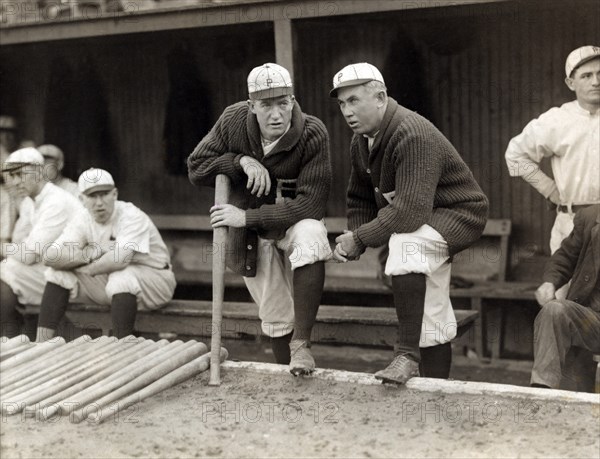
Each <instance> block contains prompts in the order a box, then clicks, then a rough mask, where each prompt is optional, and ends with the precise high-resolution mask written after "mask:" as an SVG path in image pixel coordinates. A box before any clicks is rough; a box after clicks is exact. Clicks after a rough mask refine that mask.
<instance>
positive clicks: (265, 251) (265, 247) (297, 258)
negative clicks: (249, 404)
mask: <svg viewBox="0 0 600 459" xmlns="http://www.w3.org/2000/svg"><path fill="white" fill-rule="evenodd" d="M288 129H289V127H288ZM286 132H287V131H286ZM283 135H285V133H284V134H283ZM283 135H282V137H283ZM279 139H281V137H280V138H279ZM279 139H277V140H275V141H274V142H272V143H270V144H268V145H265V144H264V142H263V152H264V154H265V155H267V154H269V153H270V152H271V151H272V150H273V148H274V147H275V145H277V142H279ZM277 199H284V198H277ZM258 247H259V250H258V252H257V266H256V276H255V277H244V282H245V283H246V287H247V288H248V291H249V292H250V295H251V296H252V299H253V300H254V302H255V303H256V304H257V305H258V316H259V317H260V319H261V327H262V331H263V333H265V334H266V335H267V336H271V337H273V338H278V337H280V336H284V335H287V334H288V333H291V332H292V331H293V329H294V286H293V282H292V279H293V274H292V272H293V271H294V270H295V269H296V268H300V267H302V266H305V265H310V264H313V263H316V262H318V261H326V260H329V259H331V256H332V253H331V246H330V245H329V240H328V239H327V228H325V224H324V223H323V221H319V220H313V219H305V220H301V221H299V222H298V223H296V224H295V225H292V226H291V227H289V228H288V229H287V231H286V232H285V236H284V237H283V238H282V239H278V240H269V239H262V238H260V237H259V238H258Z"/></svg>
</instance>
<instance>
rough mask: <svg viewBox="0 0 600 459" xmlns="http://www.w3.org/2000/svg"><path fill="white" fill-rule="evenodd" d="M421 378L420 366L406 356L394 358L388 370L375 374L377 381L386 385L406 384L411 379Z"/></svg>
mask: <svg viewBox="0 0 600 459" xmlns="http://www.w3.org/2000/svg"><path fill="white" fill-rule="evenodd" d="M415 376H419V364H418V363H417V362H415V361H414V360H413V359H411V358H410V357H408V356H407V355H406V354H401V355H398V356H396V357H394V360H392V363H390V364H389V365H388V366H387V368H385V369H383V370H379V371H378V372H377V373H375V379H379V380H381V382H384V383H396V384H405V383H406V381H408V380H409V379H410V378H413V377H415Z"/></svg>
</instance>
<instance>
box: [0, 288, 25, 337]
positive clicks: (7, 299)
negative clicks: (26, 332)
mask: <svg viewBox="0 0 600 459" xmlns="http://www.w3.org/2000/svg"><path fill="white" fill-rule="evenodd" d="M18 304H19V300H18V298H17V295H15V294H14V292H13V291H12V288H10V286H9V285H8V284H7V283H5V282H3V281H0V336H6V337H8V338H14V337H15V336H18V335H19V333H21V325H22V324H23V317H21V314H19V312H18V311H17V305H18Z"/></svg>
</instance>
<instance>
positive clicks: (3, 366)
mask: <svg viewBox="0 0 600 459" xmlns="http://www.w3.org/2000/svg"><path fill="white" fill-rule="evenodd" d="M63 344H65V339H64V338H58V339H57V340H52V341H46V342H44V343H32V344H29V345H27V346H30V347H29V348H28V349H26V350H25V351H23V352H20V353H19V354H18V355H15V356H13V357H12V358H10V359H7V360H5V361H3V362H1V363H0V372H4V371H7V370H9V369H10V368H14V367H17V366H18V365H21V364H22V363H25V362H29V361H31V360H33V359H36V358H37V357H38V356H40V355H42V354H45V353H47V352H50V351H51V350H53V349H55V348H56V347H58V346H62V345H63ZM18 349H20V348H18Z"/></svg>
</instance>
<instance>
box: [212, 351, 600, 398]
mask: <svg viewBox="0 0 600 459" xmlns="http://www.w3.org/2000/svg"><path fill="white" fill-rule="evenodd" d="M221 368H223V369H224V370H250V371H254V372H257V373H267V374H278V375H289V376H290V377H291V375H290V373H289V371H288V368H287V366H285V365H277V364H273V363H259V362H233V361H230V360H227V361H225V362H224V363H223V364H222V365H221ZM312 377H314V378H319V379H323V380H329V381H336V382H343V383H352V384H365V385H371V386H373V385H379V384H381V382H380V381H378V380H376V379H375V378H374V377H373V375H372V374H369V373H358V372H351V371H341V370H329V369H322V368H320V369H317V370H316V371H315V373H314V375H313V376H312ZM406 387H407V388H408V389H411V390H417V391H422V392H441V393H444V394H468V395H497V396H500V397H512V398H523V399H527V400H547V401H554V402H565V403H587V404H592V405H599V406H600V394H590V393H586V392H571V391H566V390H554V389H541V388H535V387H522V386H513V385H510V384H493V383H485V382H473V381H452V380H443V379H433V378H413V379H411V380H410V381H408V383H407V384H406Z"/></svg>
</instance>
